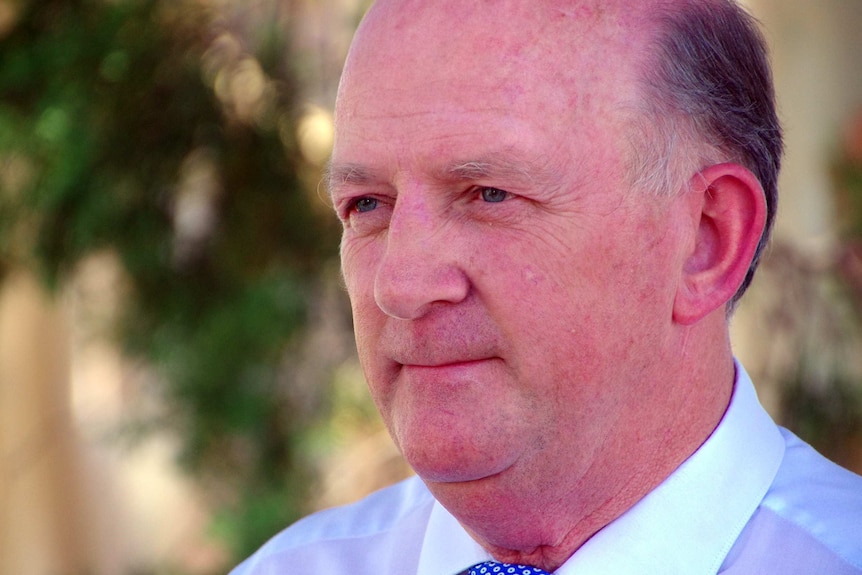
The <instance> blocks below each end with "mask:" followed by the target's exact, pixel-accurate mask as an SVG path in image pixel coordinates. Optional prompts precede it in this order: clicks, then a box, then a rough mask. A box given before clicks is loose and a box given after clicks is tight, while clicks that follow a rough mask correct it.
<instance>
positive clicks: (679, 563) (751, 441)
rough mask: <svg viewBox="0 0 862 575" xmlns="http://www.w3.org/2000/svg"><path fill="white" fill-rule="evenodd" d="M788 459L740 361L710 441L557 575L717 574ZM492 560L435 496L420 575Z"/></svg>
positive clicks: (446, 573)
mask: <svg viewBox="0 0 862 575" xmlns="http://www.w3.org/2000/svg"><path fill="white" fill-rule="evenodd" d="M783 457H784V440H783V439H782V437H781V434H780V432H779V431H778V428H777V427H776V425H775V424H774V423H773V421H772V419H771V418H770V417H769V415H768V414H767V413H766V411H764V409H763V408H762V407H761V406H760V403H759V402H758V400H757V395H756V393H755V390H754V386H753V385H752V383H751V379H750V378H749V377H748V374H747V373H746V372H745V370H744V369H743V367H742V365H740V364H739V363H737V364H736V383H735V386H734V391H733V396H732V398H731V402H730V405H729V406H728V408H727V411H726V413H725V415H724V417H723V418H722V420H721V422H720V423H719V425H718V427H717V428H716V429H715V431H714V432H713V433H712V435H711V436H710V437H709V439H707V441H706V442H705V443H704V444H703V445H702V446H701V447H700V449H698V450H697V451H696V452H695V453H694V454H693V455H692V456H691V457H690V458H688V459H687V460H686V461H685V462H683V464H682V465H680V467H679V468H678V469H677V470H676V471H675V472H674V473H673V474H671V475H670V477H668V478H667V479H666V480H665V481H664V482H662V483H661V484H660V485H659V486H658V487H657V488H655V489H654V490H653V491H651V492H650V493H649V494H647V495H646V497H644V498H643V499H642V500H641V501H639V502H638V503H637V504H636V505H635V506H634V507H632V508H631V509H629V510H628V511H627V512H625V513H624V514H623V515H621V516H620V517H619V518H617V519H616V520H615V521H613V522H612V523H610V524H609V525H607V526H606V527H605V528H604V529H602V530H601V531H599V532H598V533H596V534H595V535H594V536H593V537H592V538H591V539H590V540H589V541H587V542H586V543H585V544H584V545H583V546H582V547H581V548H580V549H579V550H578V551H577V552H576V553H575V554H574V555H573V556H572V557H571V558H570V559H569V560H568V561H567V562H566V563H565V564H564V565H563V566H562V567H560V568H559V569H558V570H557V571H556V573H557V575H575V574H577V575H598V574H605V573H614V574H615V575H629V574H631V575H634V574H642V573H667V574H675V573H679V574H686V575H702V574H707V573H709V574H714V573H716V572H717V571H718V569H719V567H720V566H721V564H722V562H723V561H724V558H725V556H726V555H727V553H728V551H729V550H730V548H731V547H732V546H733V543H734V542H735V541H736V539H737V537H738V536H739V534H740V532H741V531H742V529H743V527H745V525H746V523H747V522H748V520H749V518H750V517H751V515H752V514H753V513H754V511H755V510H756V509H757V506H758V505H759V504H760V501H761V500H762V499H763V496H764V495H765V494H766V491H767V490H768V489H769V486H770V485H771V483H772V480H773V478H774V477H775V474H776V472H777V471H778V467H779V465H780V464H781V460H782V458H783ZM488 559H490V555H489V554H488V552H487V551H485V550H484V549H482V547H481V546H479V544H478V543H476V542H475V541H474V540H473V539H472V538H471V537H470V536H469V535H468V534H467V532H466V531H465V530H464V529H463V527H461V525H460V524H459V523H458V521H457V520H456V519H455V518H454V517H453V516H452V515H451V514H450V513H449V512H448V511H446V510H445V509H444V508H443V506H441V505H440V504H439V503H437V502H435V503H434V509H433V510H432V512H431V517H430V519H429V522H428V529H427V531H426V534H425V540H424V542H423V546H422V553H421V555H420V558H419V569H418V571H417V575H449V574H452V575H454V574H455V573H458V572H460V571H461V570H463V569H465V568H466V567H468V566H470V565H474V564H476V563H479V562H481V561H485V560H488Z"/></svg>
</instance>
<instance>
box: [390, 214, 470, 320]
mask: <svg viewBox="0 0 862 575" xmlns="http://www.w3.org/2000/svg"><path fill="white" fill-rule="evenodd" d="M401 200H402V198H399V201H398V202H396V205H395V207H394V209H393V213H392V217H391V219H390V221H389V228H388V230H387V235H386V248H385V251H384V253H383V256H382V259H381V260H380V261H379V265H378V268H377V273H376V276H375V278H374V299H375V301H376V303H377V306H378V307H379V308H380V309H381V310H382V311H383V312H384V313H385V314H387V315H389V316H390V317H394V318H397V319H407V320H410V319H418V318H420V317H422V316H424V315H425V314H427V313H428V312H429V311H430V310H431V309H432V308H434V307H435V306H437V305H440V304H457V303H458V302H461V301H462V300H464V299H465V298H466V297H467V294H468V293H469V291H470V282H469V279H468V277H467V275H466V273H465V271H464V269H463V268H462V266H461V265H460V262H459V251H460V244H459V234H458V231H457V225H456V224H455V223H454V222H450V221H448V220H447V219H446V218H445V216H442V215H435V214H434V213H433V211H432V210H431V209H430V208H429V206H427V205H425V204H423V203H421V202H412V203H408V202H409V200H405V201H401Z"/></svg>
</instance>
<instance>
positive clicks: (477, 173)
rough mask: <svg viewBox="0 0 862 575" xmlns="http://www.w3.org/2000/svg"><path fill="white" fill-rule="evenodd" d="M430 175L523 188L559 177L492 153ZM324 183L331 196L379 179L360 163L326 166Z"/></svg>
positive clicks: (517, 158)
mask: <svg viewBox="0 0 862 575" xmlns="http://www.w3.org/2000/svg"><path fill="white" fill-rule="evenodd" d="M431 175H432V176H433V177H435V178H437V179H438V180H440V181H443V182H465V181H466V182H470V181H478V180H499V181H510V182H511V181H515V182H519V183H522V184H524V185H536V184H544V185H548V184H551V183H552V182H556V181H557V180H558V178H559V174H558V173H557V172H556V171H555V170H553V169H549V167H548V166H542V165H539V164H537V163H535V162H531V161H528V160H527V159H525V158H523V157H521V156H512V155H511V154H508V153H492V154H488V155H486V156H483V157H481V158H477V159H472V160H457V161H455V162H453V163H451V164H449V165H447V166H442V167H441V168H439V169H436V170H433V171H432V173H431ZM323 180H324V181H325V182H326V183H327V189H328V190H329V193H330V195H331V194H332V193H333V192H334V191H335V190H337V189H338V188H339V187H341V186H360V187H362V186H368V185H370V184H373V183H379V182H380V181H381V178H380V176H379V175H377V174H376V173H375V171H374V170H372V169H370V168H368V167H366V166H363V165H361V164H332V163H329V164H327V166H326V168H325V169H324V175H323Z"/></svg>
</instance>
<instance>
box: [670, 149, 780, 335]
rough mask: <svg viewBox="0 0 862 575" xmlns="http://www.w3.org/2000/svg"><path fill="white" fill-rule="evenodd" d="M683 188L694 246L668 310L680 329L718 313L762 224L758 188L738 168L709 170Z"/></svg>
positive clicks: (750, 254) (762, 203) (763, 210)
mask: <svg viewBox="0 0 862 575" xmlns="http://www.w3.org/2000/svg"><path fill="white" fill-rule="evenodd" d="M689 185H690V189H689V194H692V195H693V196H692V197H691V202H692V203H691V209H692V210H693V211H694V214H693V216H694V217H693V219H692V222H693V226H694V229H693V230H692V231H693V234H694V241H693V242H692V243H691V244H690V245H691V252H690V253H689V254H688V255H687V257H686V259H685V262H684V265H683V267H682V270H681V278H680V283H679V286H678V288H677V293H676V298H675V300H674V307H673V319H674V321H676V322H677V323H680V324H684V325H690V324H693V323H695V322H697V321H699V320H700V319H701V318H703V317H705V316H706V315H708V314H710V313H711V312H713V311H715V310H716V309H719V308H722V309H724V307H725V305H726V304H727V302H728V301H729V300H730V299H731V298H732V297H733V295H734V294H735V293H736V290H737V289H738V288H739V286H740V285H741V284H742V281H743V279H744V278H745V274H746V273H747V272H748V268H749V266H750V265H751V261H752V259H753V258H754V253H755V251H756V249H757V244H758V242H759V241H760V236H761V234H762V233H763V228H764V224H765V221H766V199H765V196H764V193H763V188H762V187H761V185H760V182H758V180H757V178H756V177H755V176H754V174H752V173H751V172H750V171H749V170H748V169H746V168H744V167H743V166H740V165H739V164H733V163H726V164H717V165H715V166H710V167H709V168H707V169H705V170H703V171H701V172H699V173H698V174H696V175H695V176H694V177H693V178H692V180H691V182H690V183H689Z"/></svg>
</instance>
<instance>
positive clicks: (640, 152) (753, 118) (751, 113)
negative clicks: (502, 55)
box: [632, 0, 783, 312]
mask: <svg viewBox="0 0 862 575" xmlns="http://www.w3.org/2000/svg"><path fill="white" fill-rule="evenodd" d="M655 22H656V24H657V25H658V33H657V35H656V38H655V40H654V43H653V45H652V46H651V47H650V50H651V51H650V52H649V53H648V62H647V64H646V66H647V70H646V71H645V73H644V78H643V79H644V81H645V82H644V85H645V90H646V95H647V98H646V99H645V100H646V101H645V102H644V103H643V107H644V109H643V110H641V112H642V114H641V115H640V121H639V122H638V124H639V125H638V126H636V129H635V131H634V134H633V136H632V137H633V139H634V140H635V141H634V142H633V144H634V145H633V149H634V150H635V157H634V159H633V162H634V164H635V166H634V168H635V181H636V184H638V185H640V186H642V187H644V188H646V189H652V190H654V191H656V192H661V191H662V190H663V191H664V193H673V192H675V191H676V190H679V189H681V186H682V184H684V182H686V181H688V179H689V178H690V177H691V176H692V175H693V174H694V173H696V172H697V171H698V170H700V169H702V168H703V167H704V166H706V165H709V164H713V163H718V162H720V161H734V162H737V163H739V164H741V165H743V166H745V167H746V168H748V169H749V170H751V172H752V173H754V175H755V176H756V177H757V178H758V180H759V181H760V184H761V186H763V190H764V192H765V195H766V205H767V216H766V226H765V228H764V231H763V235H762V236H761V238H760V243H759V244H758V246H757V250H756V253H755V255H754V259H753V261H752V262H751V266H750V267H749V269H748V273H747V274H746V276H745V279H744V280H743V282H742V284H741V286H740V287H739V289H738V291H737V292H736V294H734V296H733V298H731V300H730V302H729V305H728V312H730V311H732V310H733V308H734V307H735V305H736V303H737V302H738V301H739V298H740V297H741V296H742V294H743V293H744V292H745V290H746V289H747V288H748V286H749V284H750V283H751V280H752V278H753V276H754V272H755V269H756V268H757V265H758V263H759V261H760V257H761V255H762V254H763V250H764V248H765V246H766V244H767V242H768V241H769V236H770V234H771V231H772V226H773V222H774V220H775V212H776V207H777V202H778V171H779V167H780V164H781V154H782V150H783V144H782V138H781V126H780V124H779V121H778V116H777V113H776V110H775V97H774V89H773V85H772V73H771V70H770V65H769V59H768V54H767V48H766V42H765V40H764V38H763V36H762V34H761V32H760V30H759V28H758V23H757V21H756V20H755V19H754V18H753V17H752V16H751V15H749V14H748V13H747V12H746V11H745V10H744V9H742V8H741V7H740V6H739V5H738V4H737V3H736V2H734V1H733V0H706V1H696V0H695V1H688V2H685V3H684V4H683V5H682V6H680V5H679V3H678V2H674V3H671V5H668V6H663V7H661V8H659V9H658V13H657V16H656V19H655Z"/></svg>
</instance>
